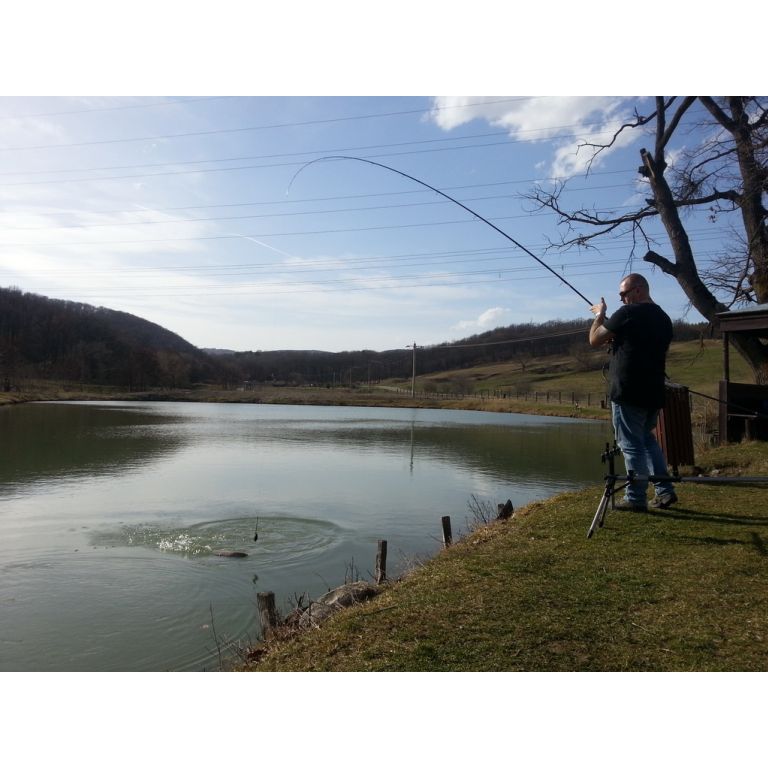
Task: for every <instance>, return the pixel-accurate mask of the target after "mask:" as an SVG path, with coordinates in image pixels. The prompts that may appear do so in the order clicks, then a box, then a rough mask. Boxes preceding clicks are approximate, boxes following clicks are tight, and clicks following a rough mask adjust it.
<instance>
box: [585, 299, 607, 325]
mask: <svg viewBox="0 0 768 768" xmlns="http://www.w3.org/2000/svg"><path fill="white" fill-rule="evenodd" d="M589 311H590V312H591V313H592V314H593V315H595V319H598V318H599V319H600V320H605V313H606V312H607V311H608V306H607V305H606V303H605V299H604V298H603V297H602V296H601V297H600V303H599V304H593V305H592V308H591V309H590V310H589Z"/></svg>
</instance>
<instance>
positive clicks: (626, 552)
mask: <svg viewBox="0 0 768 768" xmlns="http://www.w3.org/2000/svg"><path fill="white" fill-rule="evenodd" d="M703 462H704V464H707V465H708V466H709V468H710V469H714V468H719V469H720V470H721V471H722V472H723V473H726V472H729V473H739V474H743V475H754V474H760V473H761V471H762V472H763V473H764V472H765V468H766V467H767V466H768V446H766V444H764V443H762V444H761V443H754V444H749V445H747V446H730V447H728V448H727V449H724V450H722V452H721V451H720V450H719V449H718V450H716V451H713V452H711V453H710V454H708V455H707V456H706V457H704V459H703ZM601 490H602V488H601V486H600V485H595V487H594V488H591V489H588V490H585V491H581V492H577V493H565V494H561V495H559V496H556V497H554V498H552V499H549V500H547V501H545V502H540V503H535V504H532V505H530V506H528V507H527V508H525V509H523V510H520V511H518V513H517V514H516V515H515V517H514V518H513V519H512V520H510V521H508V522H505V523H494V524H491V525H490V526H488V527H486V528H483V529H481V530H479V531H477V532H475V533H474V534H471V535H470V536H468V537H467V538H466V539H464V540H462V541H461V542H459V543H458V544H456V545H455V546H453V547H452V548H451V549H448V550H444V551H442V552H441V553H440V554H439V555H438V556H437V557H435V558H434V559H433V560H431V561H429V562H428V563H427V564H425V565H424V566H422V567H420V568H418V569H416V570H415V571H413V572H412V573H411V574H410V575H408V576H407V577H405V578H404V579H402V580H401V581H399V582H397V583H394V584H392V585H390V586H388V587H387V588H386V589H384V590H383V592H382V593H381V594H380V595H379V596H378V597H377V598H376V599H375V600H373V601H371V602H370V603H367V604H364V605H360V606H357V607H355V608H353V609H350V610H348V611H345V612H342V613H341V614H338V615H337V616H336V617H334V618H333V619H332V620H330V621H329V623H327V624H326V625H324V626H323V627H322V628H321V629H319V630H316V631H311V632H308V633H305V634H301V635H299V636H297V637H294V638H292V639H288V640H284V641H282V642H279V643H276V644H274V645H273V647H272V648H271V650H270V652H269V653H268V654H267V655H266V656H265V657H264V658H262V660H261V661H260V663H258V664H257V665H256V666H255V667H254V668H255V669H256V670H281V671H291V670H307V671H309V670H336V671H342V670H346V671H369V670H370V671H374V670H382V671H384V670H389V671H395V670H398V671H400V670H408V671H426V670H435V671H460V670H475V671H505V670H520V671H522V670H528V671H555V670H557V671H571V670H593V671H607V670H611V671H630V670H636V671H641V670H662V671H666V670H680V671H683V670H701V671H704V670H743V671H756V670H766V669H768V568H766V566H767V565H768V559H767V558H768V492H767V491H766V490H765V489H758V488H744V487H719V486H718V487H711V486H709V487H704V486H695V485H691V484H680V485H679V486H678V495H679V497H680V503H679V504H678V505H676V506H675V507H674V508H672V509H670V510H660V511H649V512H648V513H645V514H644V513H625V512H609V514H608V517H607V520H606V525H605V527H604V528H602V529H600V530H599V531H598V532H597V533H596V534H595V535H594V537H593V538H592V539H589V540H588V539H587V538H586V531H587V529H588V527H589V524H590V522H591V520H592V517H593V515H594V512H595V509H596V507H597V503H598V500H599V497H600V494H601Z"/></svg>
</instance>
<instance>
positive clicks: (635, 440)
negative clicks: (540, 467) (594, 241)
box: [589, 273, 677, 512]
mask: <svg viewBox="0 0 768 768" xmlns="http://www.w3.org/2000/svg"><path fill="white" fill-rule="evenodd" d="M619 298H620V299H621V301H622V304H623V306H622V307H621V308H619V309H618V310H616V312H614V313H613V314H612V315H611V316H610V317H606V311H607V309H608V307H607V306H606V303H605V299H604V298H601V299H600V303H599V304H595V305H593V306H592V310H591V311H592V314H594V315H595V319H594V321H593V322H592V327H591V328H590V329H589V343H590V345H591V346H593V347H601V346H603V345H605V344H608V343H609V342H611V345H612V355H611V362H610V366H609V383H610V388H609V397H610V399H611V411H612V417H613V428H614V432H615V434H616V442H617V443H618V445H619V447H620V448H621V451H622V453H623V454H624V463H625V465H626V468H627V473H629V472H630V470H631V471H634V472H635V473H637V474H638V475H640V476H644V475H649V474H652V475H667V474H668V468H667V462H666V460H665V458H664V454H663V453H662V451H661V448H660V447H659V444H658V442H657V441H656V437H655V435H654V433H653V430H654V429H655V427H656V420H657V418H658V414H659V410H660V409H661V408H662V406H663V405H664V365H665V362H666V356H667V350H668V349H669V344H670V342H671V340H672V321H671V320H670V319H669V316H668V315H667V314H666V312H664V310H663V309H662V308H661V307H660V306H659V305H658V304H655V303H654V301H653V300H652V299H651V295H650V288H649V286H648V281H647V280H646V279H645V278H644V277H643V276H642V275H639V274H635V273H633V274H630V275H627V276H626V277H625V278H624V279H623V280H622V281H621V284H620V285H619ZM655 490H656V493H655V497H654V499H653V501H652V502H651V506H653V507H656V508H658V509H666V508H667V507H669V506H670V505H671V504H674V503H675V502H677V495H676V494H675V488H674V486H673V485H672V483H671V482H669V481H666V482H657V483H655ZM647 491H648V480H647V479H646V480H633V481H632V482H631V483H629V485H628V486H627V488H626V491H625V493H626V495H625V497H624V500H623V501H622V502H621V503H619V504H617V505H616V509H623V510H628V511H634V512H644V511H647V509H648V497H647Z"/></svg>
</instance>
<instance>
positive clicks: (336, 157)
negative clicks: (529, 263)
mask: <svg viewBox="0 0 768 768" xmlns="http://www.w3.org/2000/svg"><path fill="white" fill-rule="evenodd" d="M325 160H356V161H357V162H359V163H368V165H375V166H377V167H378V168H383V169H384V170H385V171H392V173H396V174H398V175H399V176H403V177H404V178H406V179H410V180H411V181H415V182H416V183H417V184H421V186H422V187H426V188H427V189H431V190H432V191H433V192H435V193H437V194H438V195H440V196H442V197H444V198H445V199H446V200H450V202H452V203H456V205H458V206H460V207H461V208H463V209H464V210H465V211H467V213H471V214H472V215H473V216H476V217H477V218H478V219H480V221H482V222H484V223H485V224H487V225H488V226H489V227H491V229H495V230H496V231H497V232H498V233H499V234H500V235H502V237H506V238H507V240H509V241H510V242H511V243H513V244H514V245H516V246H517V247H518V248H519V249H520V250H521V251H524V252H525V253H527V254H528V255H529V256H530V257H531V258H532V259H535V260H536V261H537V262H538V263H539V264H541V266H542V267H544V269H546V270H548V271H549V272H551V273H552V274H553V275H554V276H555V277H556V278H557V279H558V280H559V281H560V282H561V283H564V284H565V285H567V286H568V287H569V288H570V289H571V290H572V291H573V292H574V293H575V294H576V295H577V296H579V297H580V298H582V299H584V301H586V302H587V304H589V306H590V307H591V306H593V304H594V302H592V301H590V300H589V299H588V298H587V297H586V296H585V295H584V294H583V293H582V292H581V291H579V290H578V289H577V288H574V286H572V285H571V284H570V283H569V282H568V281H567V280H566V279H565V278H564V277H563V276H562V275H559V274H558V273H557V272H555V270H554V269H552V267H550V266H549V264H547V263H546V262H544V261H542V260H541V259H540V258H539V257H538V256H537V255H536V254H535V253H532V252H531V251H530V250H528V248H526V247H525V246H524V245H522V244H521V243H519V242H518V241H517V240H515V238H514V237H512V236H511V235H508V234H507V233H506V232H505V231H504V230H503V229H499V227H497V226H496V225H495V224H492V223H491V222H490V221H488V219H486V218H485V217H484V216H481V215H480V214H479V213H478V212H477V211H473V210H472V209H471V208H470V207H469V206H466V205H464V203H461V202H459V201H458V200H456V198H454V197H451V196H450V195H448V194H446V193H445V192H442V191H441V190H439V189H438V188H437V187H433V186H432V185H431V184H427V182H426V181H422V180H421V179H417V178H416V177H415V176H411V175H410V174H409V173H405V172H403V171H398V170H397V168H392V167H391V166H389V165H384V163H377V162H376V161H375V160H368V159H367V158H365V157H353V156H352V155H326V156H324V157H316V158H315V159H314V160H310V161H309V162H308V163H305V164H304V165H302V166H301V168H299V170H298V171H296V173H294V174H293V178H292V179H291V181H290V183H289V184H288V188H287V189H286V191H285V194H286V195H287V194H288V192H289V191H290V189H291V186H292V184H293V182H294V181H295V180H296V177H297V176H298V175H299V174H300V173H301V172H302V171H303V170H304V169H305V168H308V167H309V166H310V165H313V164H314V163H320V162H323V161H325Z"/></svg>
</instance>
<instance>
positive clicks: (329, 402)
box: [0, 385, 609, 419]
mask: <svg viewBox="0 0 768 768" xmlns="http://www.w3.org/2000/svg"><path fill="white" fill-rule="evenodd" d="M125 400H127V401H142V402H200V403H256V404H267V405H326V406H364V407H373V408H433V409H451V410H464V411H489V412H494V413H529V414H534V415H539V416H561V417H564V418H581V419H607V418H608V416H609V412H608V411H607V410H605V409H602V408H600V407H599V405H583V404H581V403H578V402H576V403H574V402H566V403H559V402H546V401H545V400H544V399H536V398H535V396H533V395H530V396H528V399H526V398H524V397H521V398H517V397H488V396H480V395H451V394H428V393H424V392H417V393H416V395H415V397H412V396H411V393H410V392H408V391H403V390H395V389H385V388H377V387H372V388H370V389H369V388H362V387H361V388H355V389H349V388H340V387H336V388H324V387H273V386H268V385H267V386H262V387H259V388H256V389H249V390H233V389H216V388H212V387H205V388H202V387H201V388H194V389H162V390H159V389H158V390H150V391H141V392H130V391H121V390H118V389H113V388H109V389H108V390H107V389H106V388H93V389H80V388H75V387H55V386H49V385H42V386H39V387H34V388H30V389H29V390H28V391H21V392H3V393H0V405H14V404H21V403H30V402H42V401H125Z"/></svg>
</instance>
